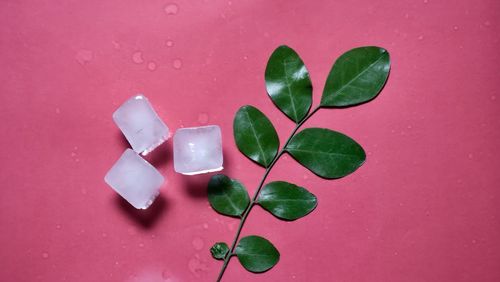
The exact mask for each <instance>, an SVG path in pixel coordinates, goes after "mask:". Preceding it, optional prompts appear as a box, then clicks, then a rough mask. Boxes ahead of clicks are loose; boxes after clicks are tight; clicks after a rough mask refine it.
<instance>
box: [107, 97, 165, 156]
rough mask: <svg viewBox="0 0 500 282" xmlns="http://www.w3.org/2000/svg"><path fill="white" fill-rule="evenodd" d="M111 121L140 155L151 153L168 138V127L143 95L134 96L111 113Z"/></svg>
mask: <svg viewBox="0 0 500 282" xmlns="http://www.w3.org/2000/svg"><path fill="white" fill-rule="evenodd" d="M113 120H114V121H115V123H116V125H117V126H118V127H119V128H120V130H121V131H122V132H123V134H124V135H125V138H127V140H128V142H129V143H130V145H131V146H132V149H134V151H136V152H137V153H140V154H142V155H146V154H147V153H149V152H151V151H152V150H153V149H154V148H156V147H158V146H159V145H161V144H162V143H163V142H164V141H165V140H167V139H168V137H169V130H168V127H167V126H166V125H165V123H163V121H162V120H161V119H160V118H159V117H158V115H157V114H156V112H155V111H154V110H153V107H151V104H150V103H149V101H148V99H147V98H146V97H145V96H143V95H137V96H134V97H132V98H130V99H128V100H127V101H126V102H125V103H123V105H121V106H120V107H119V108H118V109H117V110H116V111H115V112H114V113H113Z"/></svg>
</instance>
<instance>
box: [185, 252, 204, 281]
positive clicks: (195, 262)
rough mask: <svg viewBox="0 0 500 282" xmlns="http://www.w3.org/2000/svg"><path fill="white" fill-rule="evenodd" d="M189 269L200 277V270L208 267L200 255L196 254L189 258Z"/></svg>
mask: <svg viewBox="0 0 500 282" xmlns="http://www.w3.org/2000/svg"><path fill="white" fill-rule="evenodd" d="M188 269H189V271H190V272H191V273H192V274H194V276H196V277H200V272H203V271H206V270H208V267H207V265H206V264H205V263H203V262H202V261H201V260H200V256H199V255H197V254H196V255H195V256H194V258H191V259H190V260H189V262H188Z"/></svg>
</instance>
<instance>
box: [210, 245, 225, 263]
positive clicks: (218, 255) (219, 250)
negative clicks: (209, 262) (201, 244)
mask: <svg viewBox="0 0 500 282" xmlns="http://www.w3.org/2000/svg"><path fill="white" fill-rule="evenodd" d="M228 252H229V247H228V246H227V244H226V243H224V242H218V243H215V244H214V245H213V246H212V248H210V253H211V254H212V257H213V258H214V259H219V260H221V259H224V258H225V257H226V255H227V253H228Z"/></svg>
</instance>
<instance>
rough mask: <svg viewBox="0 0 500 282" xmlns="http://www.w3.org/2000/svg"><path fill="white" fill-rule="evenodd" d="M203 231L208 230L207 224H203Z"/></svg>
mask: <svg viewBox="0 0 500 282" xmlns="http://www.w3.org/2000/svg"><path fill="white" fill-rule="evenodd" d="M209 207H210V206H209ZM203 229H208V223H203Z"/></svg>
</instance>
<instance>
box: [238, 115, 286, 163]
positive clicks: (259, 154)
mask: <svg viewBox="0 0 500 282" xmlns="http://www.w3.org/2000/svg"><path fill="white" fill-rule="evenodd" d="M233 132H234V139H235V142H236V146H238V149H239V150H240V151H241V152H242V153H243V154H244V155H245V156H247V157H248V158H250V159H251V160H253V161H255V162H257V163H258V164H260V165H262V166H264V167H267V166H269V164H270V163H271V162H272V160H273V159H274V157H275V156H276V153H277V152H278V147H279V139H278V134H277V133H276V130H275V129H274V126H273V125H272V123H271V122H270V121H269V119H268V118H267V117H266V116H265V115H264V114H263V113H262V112H261V111H259V110H258V109H257V108H255V107H252V106H243V107H241V108H240V109H239V110H238V112H237V113H236V116H235V118H234V123H233Z"/></svg>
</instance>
